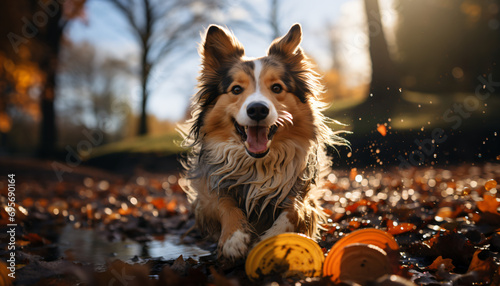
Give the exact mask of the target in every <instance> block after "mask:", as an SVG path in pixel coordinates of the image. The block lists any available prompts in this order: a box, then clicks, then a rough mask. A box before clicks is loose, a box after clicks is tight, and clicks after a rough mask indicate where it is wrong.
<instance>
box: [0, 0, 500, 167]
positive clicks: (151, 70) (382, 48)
mask: <svg viewBox="0 0 500 286" xmlns="http://www.w3.org/2000/svg"><path fill="white" fill-rule="evenodd" d="M299 2H300V1H283V0H261V1H246V0H239V1H231V2H230V1H226V0H206V1H196V0H187V1H185V0H171V1H160V0H101V1H97V0H66V1H56V0H41V1H34V0H18V1H2V2H1V3H0V11H2V17H0V22H1V23H0V35H1V37H0V154H2V155H7V156H28V157H40V158H50V159H60V160H64V158H65V156H66V155H67V154H68V147H69V148H73V149H78V144H79V143H81V142H82V141H85V140H90V139H89V137H88V134H89V132H90V131H91V132H93V133H94V134H98V135H99V136H98V137H99V140H94V141H95V142H94V141H92V140H90V141H91V142H92V143H93V145H92V148H91V149H90V150H79V155H80V156H81V157H84V158H94V159H96V158H106V159H105V160H108V159H109V158H114V159H113V160H114V161H113V164H120V163H119V161H118V160H116V158H119V157H120V156H122V155H123V154H147V156H144V157H145V158H146V157H147V158H151V157H153V158H158V157H165V156H172V155H173V154H177V153H179V152H181V149H179V147H178V146H177V145H176V144H174V141H175V140H178V139H179V137H178V136H177V135H176V133H175V132H176V131H175V128H176V124H177V121H183V120H185V119H186V118H187V117H188V114H189V113H188V106H187V102H188V101H189V98H190V96H191V95H192V94H193V93H194V92H195V89H194V87H195V85H196V81H195V80H196V76H197V74H196V72H197V68H198V65H199V57H198V56H197V52H196V48H197V43H199V41H200V37H199V35H200V33H202V32H203V30H204V27H207V26H208V25H209V24H210V23H217V24H221V25H226V26H228V27H230V28H231V29H232V30H233V31H234V32H235V34H236V36H237V37H238V38H239V39H240V40H241V41H242V42H243V43H244V45H245V47H246V48H247V49H248V50H250V52H252V51H253V50H255V49H259V51H260V55H263V52H264V51H265V46H263V48H262V47H260V46H259V45H258V44H255V45H254V43H252V42H258V40H254V39H260V41H262V42H263V43H266V44H265V45H268V44H269V43H270V42H271V40H272V39H273V38H275V37H276V36H278V35H282V34H283V33H285V32H286V30H287V28H288V27H289V25H290V24H291V23H293V22H301V24H302V25H303V27H304V30H305V31H306V33H305V36H304V43H303V47H304V48H305V50H306V53H308V55H309V56H310V57H311V58H312V60H313V61H315V62H316V63H317V65H318V71H319V72H320V73H321V74H323V75H324V83H325V85H326V87H327V92H326V93H325V101H327V102H328V103H330V104H331V107H330V108H329V109H328V110H327V111H326V113H327V115H329V116H331V117H333V118H335V119H338V120H339V121H341V122H344V123H346V124H347V126H334V128H336V129H346V130H350V131H353V133H352V135H345V136H346V138H347V139H348V140H350V141H351V142H352V147H351V149H348V148H346V149H341V150H339V151H340V152H339V153H335V152H333V154H334V156H335V162H336V165H337V166H346V165H362V166H384V165H387V164H389V165H392V164H401V163H402V162H403V161H405V160H407V161H409V159H410V158H411V157H412V156H413V155H414V154H416V153H415V152H420V154H423V155H424V156H423V157H424V158H422V156H420V157H418V156H417V157H413V159H414V160H413V161H415V162H417V163H418V164H413V163H412V165H429V164H431V165H433V164H450V163H454V162H462V161H472V162H482V161H485V160H486V161H497V160H500V147H499V146H500V140H499V139H498V135H497V132H498V131H500V130H498V129H499V122H500V121H499V120H500V113H499V112H498V110H499V108H500V98H499V95H498V94H499V93H500V84H496V82H500V68H499V66H498V63H499V60H500V13H499V12H500V11H499V9H500V1H498V0H442V1H432V0H420V1H415V0H364V1H361V0H356V1H339V2H338V3H337V2H336V3H331V2H330V1H319V0H317V1H312V2H311V3H310V4H309V5H310V6H311V7H312V8H311V9H312V10H311V11H309V10H305V9H304V10H303V11H301V10H300V8H297V6H298V5H299ZM100 5H101V6H100ZM103 5H104V6H103ZM103 8H104V9H103ZM315 8H316V9H317V10H314V9H315ZM319 10H322V11H324V12H325V15H327V16H325V17H319V16H318V15H317V14H315V13H317V12H314V11H319ZM291 11H295V13H292V12H291ZM330 11H331V14H332V16H331V17H329V16H328V13H329V12H330ZM293 15H295V16H293ZM319 21H321V23H319V24H318V22H319ZM85 29H87V30H85ZM100 31H103V32H102V34H101V33H100ZM307 33H309V34H307ZM82 35H83V36H82ZM110 35H112V36H110ZM249 42H250V43H252V44H249V45H248V44H247V43H249ZM110 43H111V44H110ZM106 45H111V47H112V48H106ZM480 79H486V80H487V82H489V83H488V84H486V83H484V82H483V81H484V80H483V81H481V80H480ZM488 79H489V80H488ZM478 87H479V89H478ZM478 92H480V94H485V93H486V92H490V93H491V96H489V97H488V98H487V99H484V98H479V97H478V96H477V94H478ZM152 100H154V101H152ZM460 106H462V112H460V108H459V107H460ZM464 106H465V107H469V108H468V109H465V111H464V110H463V107H464ZM448 111H450V113H448ZM174 114H175V115H174ZM458 120H460V124H459V126H458V127H455V126H456V125H455V124H458ZM437 128H439V130H441V129H442V130H443V132H444V134H445V136H447V137H446V138H447V139H446V140H444V142H440V143H439V144H438V143H436V142H433V143H431V144H432V146H428V148H427V149H430V148H431V147H432V149H433V150H432V152H430V153H429V154H427V153H425V152H424V151H426V149H425V146H423V147H422V146H420V147H419V143H418V142H427V141H426V139H429V140H431V139H432V138H433V135H432V134H433V133H432V132H433V130H436V129H437ZM89 130H90V131H89ZM94 143H95V144H94ZM423 148H424V149H423ZM87 149H88V148H87ZM417 155H418V154H417ZM139 157H140V156H139ZM415 158H416V159H415ZM95 162H97V163H96V164H99V165H103V160H97V161H95ZM108 165H109V164H108ZM110 167H112V166H110Z"/></svg>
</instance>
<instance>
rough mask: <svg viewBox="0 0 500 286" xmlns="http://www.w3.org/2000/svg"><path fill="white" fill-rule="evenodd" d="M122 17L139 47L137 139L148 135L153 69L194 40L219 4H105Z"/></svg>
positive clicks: (117, 0) (180, 0) (132, 0)
mask: <svg viewBox="0 0 500 286" xmlns="http://www.w3.org/2000/svg"><path fill="white" fill-rule="evenodd" d="M108 1H110V2H111V3H113V4H114V6H115V7H116V8H118V10H119V11H120V12H121V13H122V14H123V16H124V17H125V19H126V20H127V22H128V24H129V26H130V28H131V31H132V34H133V35H134V36H135V38H136V39H137V42H138V43H139V47H140V72H139V73H140V76H139V80H140V82H141V92H142V101H141V114H140V117H139V129H138V135H144V134H147V133H148V125H147V121H146V120H147V116H146V106H147V102H148V97H149V94H150V92H151V90H150V84H151V71H152V69H153V68H154V66H155V65H157V64H158V63H160V62H161V61H162V60H164V59H165V58H167V57H169V56H171V55H172V54H173V52H174V51H178V50H180V49H181V48H182V47H183V44H184V43H185V42H186V40H188V39H193V38H194V37H196V36H197V35H198V33H199V31H200V29H201V27H202V25H203V24H207V23H208V20H209V18H210V12H211V11H214V10H215V9H218V8H219V6H220V3H221V0H208V1H197V0H173V1H164V0H108Z"/></svg>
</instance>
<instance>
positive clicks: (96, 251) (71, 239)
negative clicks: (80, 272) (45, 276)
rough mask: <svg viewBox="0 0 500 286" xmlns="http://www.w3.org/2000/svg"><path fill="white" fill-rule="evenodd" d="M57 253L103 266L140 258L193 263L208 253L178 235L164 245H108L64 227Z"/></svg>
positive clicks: (99, 237)
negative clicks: (190, 261)
mask: <svg viewBox="0 0 500 286" xmlns="http://www.w3.org/2000/svg"><path fill="white" fill-rule="evenodd" d="M59 251H60V255H61V256H65V257H69V256H71V257H72V259H74V260H76V261H82V262H88V263H93V264H95V265H104V264H106V262H107V261H109V260H114V259H120V260H124V261H126V260H129V259H131V258H133V257H134V256H138V257H141V258H148V257H154V258H158V257H163V258H164V259H165V260H171V259H177V258H178V257H179V256H180V255H182V256H183V257H184V258H188V257H192V258H194V259H197V258H199V257H200V256H205V255H209V254H210V252H209V251H207V250H204V249H201V248H199V247H197V246H194V245H185V244H181V243H180V237H179V236H177V235H165V237H164V240H163V241H159V240H153V241H149V242H145V243H139V242H137V241H133V240H131V239H125V240H123V241H108V240H107V239H106V238H105V237H103V236H102V235H100V234H99V233H97V232H96V231H95V230H92V229H75V228H74V227H73V226H72V225H67V226H65V227H64V228H63V229H62V232H61V235H60V237H59Z"/></svg>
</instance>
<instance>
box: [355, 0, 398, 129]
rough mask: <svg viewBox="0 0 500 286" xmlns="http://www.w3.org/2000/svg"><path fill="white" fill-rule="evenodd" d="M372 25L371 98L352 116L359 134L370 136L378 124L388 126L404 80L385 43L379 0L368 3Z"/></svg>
mask: <svg viewBox="0 0 500 286" xmlns="http://www.w3.org/2000/svg"><path fill="white" fill-rule="evenodd" d="M364 3H365V13H366V17H367V24H368V36H369V52H370V58H371V62H372V80H371V83H370V90H369V96H368V97H367V100H366V101H364V102H363V103H362V104H360V105H358V106H356V107H355V108H354V109H353V110H352V113H353V115H354V118H356V119H357V118H358V117H359V118H361V120H354V121H353V125H354V128H355V129H357V130H356V131H355V132H366V131H368V130H373V129H374V128H376V126H377V124H382V123H385V122H387V120H388V118H390V117H391V112H393V111H394V106H395V105H396V104H397V103H398V101H399V100H400V92H399V82H400V78H399V76H398V73H397V71H396V67H395V64H394V62H393V61H392V59H391V57H390V55H389V50H388V46H387V42H386V40H385V35H384V30H383V27H382V19H381V15H380V9H379V3H378V0H364Z"/></svg>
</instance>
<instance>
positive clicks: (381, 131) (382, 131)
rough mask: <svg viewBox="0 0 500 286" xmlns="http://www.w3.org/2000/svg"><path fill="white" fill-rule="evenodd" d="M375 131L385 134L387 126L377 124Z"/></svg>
mask: <svg viewBox="0 0 500 286" xmlns="http://www.w3.org/2000/svg"><path fill="white" fill-rule="evenodd" d="M377 131H378V133H380V134H382V136H385V135H387V128H386V127H385V125H384V124H378V126H377Z"/></svg>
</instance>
